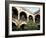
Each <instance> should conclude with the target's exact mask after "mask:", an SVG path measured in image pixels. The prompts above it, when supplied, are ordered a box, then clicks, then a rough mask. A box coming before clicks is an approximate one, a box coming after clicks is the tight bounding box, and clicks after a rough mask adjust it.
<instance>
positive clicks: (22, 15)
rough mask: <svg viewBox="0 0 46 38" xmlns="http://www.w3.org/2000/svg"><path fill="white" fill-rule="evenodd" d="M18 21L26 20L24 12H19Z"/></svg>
mask: <svg viewBox="0 0 46 38" xmlns="http://www.w3.org/2000/svg"><path fill="white" fill-rule="evenodd" d="M20 19H21V20H23V21H25V20H27V14H26V13H25V12H24V11H22V12H20Z"/></svg>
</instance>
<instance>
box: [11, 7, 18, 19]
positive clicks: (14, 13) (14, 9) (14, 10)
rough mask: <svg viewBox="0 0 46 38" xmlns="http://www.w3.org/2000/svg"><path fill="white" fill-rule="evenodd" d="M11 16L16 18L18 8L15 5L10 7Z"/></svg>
mask: <svg viewBox="0 0 46 38" xmlns="http://www.w3.org/2000/svg"><path fill="white" fill-rule="evenodd" d="M12 16H13V17H14V18H16V19H18V10H17V8H15V7H12Z"/></svg>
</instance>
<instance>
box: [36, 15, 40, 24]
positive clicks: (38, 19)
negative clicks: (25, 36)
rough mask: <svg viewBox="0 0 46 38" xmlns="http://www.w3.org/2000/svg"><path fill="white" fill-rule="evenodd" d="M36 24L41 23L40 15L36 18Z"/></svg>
mask: <svg viewBox="0 0 46 38" xmlns="http://www.w3.org/2000/svg"><path fill="white" fill-rule="evenodd" d="M35 22H36V23H39V22H40V15H36V16H35Z"/></svg>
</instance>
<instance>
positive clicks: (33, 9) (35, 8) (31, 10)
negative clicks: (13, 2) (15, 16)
mask: <svg viewBox="0 0 46 38" xmlns="http://www.w3.org/2000/svg"><path fill="white" fill-rule="evenodd" d="M24 9H26V10H28V11H30V12H32V13H35V12H36V11H38V10H39V8H37V7H30V8H28V7H26V8H24Z"/></svg>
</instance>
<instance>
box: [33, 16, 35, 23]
mask: <svg viewBox="0 0 46 38" xmlns="http://www.w3.org/2000/svg"><path fill="white" fill-rule="evenodd" d="M33 22H34V23H35V16H34V15H33Z"/></svg>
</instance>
